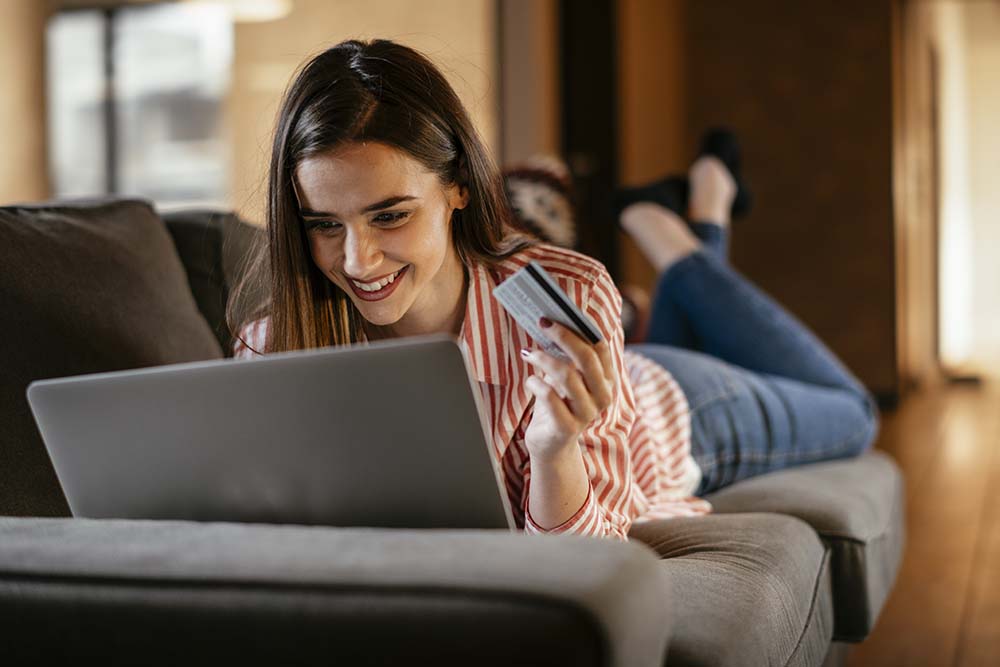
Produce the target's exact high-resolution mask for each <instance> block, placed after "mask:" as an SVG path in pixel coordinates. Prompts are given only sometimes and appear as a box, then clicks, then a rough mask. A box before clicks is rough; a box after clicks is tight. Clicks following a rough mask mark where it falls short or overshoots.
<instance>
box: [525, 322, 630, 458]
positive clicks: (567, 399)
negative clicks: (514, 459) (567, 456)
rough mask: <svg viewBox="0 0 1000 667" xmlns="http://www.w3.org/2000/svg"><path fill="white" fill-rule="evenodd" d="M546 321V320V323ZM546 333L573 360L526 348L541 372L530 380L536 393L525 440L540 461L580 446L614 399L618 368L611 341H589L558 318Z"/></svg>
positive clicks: (532, 363)
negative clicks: (594, 422)
mask: <svg viewBox="0 0 1000 667" xmlns="http://www.w3.org/2000/svg"><path fill="white" fill-rule="evenodd" d="M546 322H548V320H547V319H544V318H543V319H542V326H545V323H546ZM545 332H546V334H547V335H548V336H549V338H551V339H552V341H553V342H555V343H556V344H557V345H558V346H559V347H560V348H561V349H562V350H563V351H564V352H565V353H566V354H567V355H568V356H569V358H570V359H571V361H566V360H563V359H559V358H558V357H554V356H552V355H550V354H547V353H545V352H544V351H542V350H540V349H534V350H530V351H529V350H521V356H523V357H524V358H525V359H526V360H527V361H528V363H530V364H531V365H532V366H533V367H534V368H535V371H536V373H538V374H537V375H532V376H529V377H528V379H527V380H526V381H525V387H526V388H527V389H528V391H530V392H531V393H532V394H533V395H534V396H535V411H534V414H533V415H532V418H531V423H530V424H528V429H527V430H526V431H525V433H524V444H525V446H526V447H527V448H528V453H529V454H530V455H531V458H532V459H535V460H552V459H555V458H558V457H559V456H560V455H561V454H563V453H565V452H566V450H567V449H568V448H570V447H577V446H578V442H579V437H580V435H581V434H582V433H583V432H584V431H585V430H586V429H587V427H588V426H589V425H590V423H591V422H592V421H594V419H596V418H597V417H598V415H600V414H601V413H602V412H603V411H604V410H605V409H606V408H607V407H608V406H610V405H611V400H612V393H611V388H612V386H613V381H612V380H613V373H614V366H613V364H612V362H611V349H610V347H609V346H608V341H607V340H602V341H600V342H599V343H596V344H591V343H588V342H587V341H585V340H584V339H583V338H581V337H580V336H578V335H577V334H576V333H575V332H574V331H572V330H571V329H569V328H567V327H564V326H563V325H561V324H559V323H558V322H552V323H550V325H549V326H548V327H547V328H546V330H545ZM525 352H527V354H525Z"/></svg>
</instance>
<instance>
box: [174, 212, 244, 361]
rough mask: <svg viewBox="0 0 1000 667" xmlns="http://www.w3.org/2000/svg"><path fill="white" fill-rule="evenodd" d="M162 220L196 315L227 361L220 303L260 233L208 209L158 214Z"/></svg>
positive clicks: (229, 343) (229, 339)
mask: <svg viewBox="0 0 1000 667" xmlns="http://www.w3.org/2000/svg"><path fill="white" fill-rule="evenodd" d="M162 218H163V221H164V222H165V223H166V225H167V231H169V232H170V236H171V237H172V238H173V240H174V246H175V247H176V249H177V254H178V256H179V257H180V260H181V263H182V264H183V265H184V270H185V271H186V272H187V277H188V284H189V285H190V287H191V292H192V294H193V295H194V299H195V302H196V303H197V304H198V309H199V310H200V311H201V314H202V315H203V316H204V317H205V320H206V321H207V322H208V325H209V327H210V328H211V329H212V332H213V333H214V334H215V336H216V339H217V340H218V341H219V345H220V346H221V347H222V352H223V354H225V356H227V357H230V356H232V354H233V333H232V332H231V331H230V330H229V327H228V326H227V325H226V302H227V301H228V300H229V293H230V291H231V290H232V289H233V287H234V286H235V285H236V282H237V281H238V280H239V278H240V276H241V275H242V273H243V270H244V268H245V263H246V262H247V260H248V259H249V256H250V253H251V251H252V248H253V246H254V244H255V243H256V242H257V241H259V240H260V237H261V236H262V235H263V230H262V229H261V228H260V227H255V226H253V225H249V224H247V223H245V222H243V221H242V220H240V219H239V218H238V217H237V216H236V215H234V214H233V213H230V212H227V211H219V210H212V209H192V210H185V211H172V212H169V213H163V214H162ZM257 298H260V296H259V295H258V296H257Z"/></svg>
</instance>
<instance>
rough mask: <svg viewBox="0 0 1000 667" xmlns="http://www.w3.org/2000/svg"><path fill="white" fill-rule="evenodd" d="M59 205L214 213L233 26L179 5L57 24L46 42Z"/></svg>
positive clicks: (222, 164) (217, 13) (82, 14)
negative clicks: (100, 203) (126, 202)
mask: <svg viewBox="0 0 1000 667" xmlns="http://www.w3.org/2000/svg"><path fill="white" fill-rule="evenodd" d="M46 50H47V60H48V103H49V108H48V121H49V123H48V124H49V159H50V164H51V165H52V169H53V173H52V183H53V189H54V194H55V195H56V196H57V197H79V196H92V195H107V194H113V195H121V196H140V197H146V198H149V199H152V200H154V201H155V202H156V203H157V204H158V205H161V206H162V205H166V206H170V205H184V204H202V205H216V204H223V203H224V202H225V200H226V195H227V191H228V173H229V168H228V148H227V142H226V138H225V136H224V135H225V132H224V123H223V112H224V100H225V96H226V94H227V92H228V89H229V81H230V72H231V69H232V52H233V32H232V21H231V19H230V16H229V14H228V12H227V11H226V9H225V8H224V7H222V6H220V5H211V4H199V3H182V4H159V5H148V6H142V7H122V8H118V9H112V10H80V11H67V12H61V13H59V14H57V15H56V16H55V17H54V18H53V19H52V21H51V22H50V24H49V28H48V33H47V37H46Z"/></svg>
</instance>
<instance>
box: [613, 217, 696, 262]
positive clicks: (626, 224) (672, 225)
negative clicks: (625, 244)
mask: <svg viewBox="0 0 1000 667" xmlns="http://www.w3.org/2000/svg"><path fill="white" fill-rule="evenodd" d="M619 223H620V224H621V226H622V229H624V230H625V231H626V232H628V233H629V235H630V236H631V237H632V238H633V239H635V242H636V244H637V245H638V246H639V250H640V251H642V254H643V255H645V256H646V259H648V260H649V263H650V264H652V265H653V268H654V269H656V272H657V273H658V274H659V273H663V272H664V271H666V270H667V269H668V268H670V267H671V266H672V265H673V264H674V262H676V261H677V260H679V259H683V258H684V257H687V256H688V255H690V254H691V253H693V252H694V251H696V250H698V249H699V248H701V241H699V240H698V237H697V236H695V235H694V234H693V233H692V232H691V230H690V228H688V226H687V224H686V223H685V222H684V220H682V219H681V218H680V216H678V215H677V214H676V213H674V212H673V211H671V210H670V209H667V208H664V207H662V206H660V205H659V204H654V203H652V202H637V203H635V204H631V205H630V206H627V207H626V208H625V210H624V211H622V214H621V218H619Z"/></svg>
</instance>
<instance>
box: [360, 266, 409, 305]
mask: <svg viewBox="0 0 1000 667" xmlns="http://www.w3.org/2000/svg"><path fill="white" fill-rule="evenodd" d="M409 269H410V265H409V264H407V265H406V266H404V267H403V268H402V269H400V270H399V271H397V272H396V273H394V274H392V276H390V278H391V280H392V282H387V281H388V280H389V279H390V278H383V279H382V280H380V281H378V282H377V283H375V284H374V285H371V286H369V285H366V286H365V288H362V287H359V286H358V283H356V282H354V281H353V280H351V279H350V278H348V279H347V282H348V283H349V284H350V286H351V289H352V290H354V293H355V294H357V295H358V298H359V299H362V300H363V301H381V300H382V299H385V298H386V297H388V296H389V295H390V294H392V293H393V292H395V291H396V287H398V286H399V283H400V282H402V279H403V277H404V276H405V275H406V273H407V271H408V270H409ZM375 285H380V287H378V289H374V290H373V289H371V287H374V286H375Z"/></svg>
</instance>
